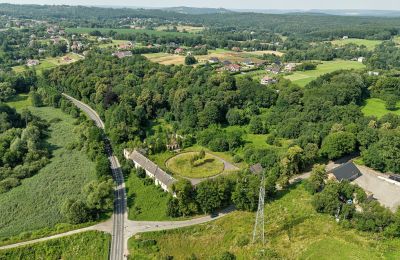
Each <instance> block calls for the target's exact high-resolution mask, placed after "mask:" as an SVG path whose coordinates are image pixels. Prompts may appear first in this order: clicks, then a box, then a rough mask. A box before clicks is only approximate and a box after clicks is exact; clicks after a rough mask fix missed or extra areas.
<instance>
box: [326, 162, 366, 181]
mask: <svg viewBox="0 0 400 260" xmlns="http://www.w3.org/2000/svg"><path fill="white" fill-rule="evenodd" d="M360 176H361V172H360V170H359V169H358V168H357V166H356V165H355V164H354V163H353V162H347V163H345V164H342V165H341V166H339V167H336V168H334V169H333V170H331V171H330V172H328V179H331V180H336V181H338V182H341V181H343V180H347V181H353V180H355V179H357V178H358V177H360Z"/></svg>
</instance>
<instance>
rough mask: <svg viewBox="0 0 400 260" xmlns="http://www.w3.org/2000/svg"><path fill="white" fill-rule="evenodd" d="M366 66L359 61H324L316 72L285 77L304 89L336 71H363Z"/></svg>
mask: <svg viewBox="0 0 400 260" xmlns="http://www.w3.org/2000/svg"><path fill="white" fill-rule="evenodd" d="M363 68H365V65H364V64H362V63H360V62H357V61H347V60H334V61H323V62H322V64H319V65H318V66H317V69H315V70H309V71H295V72H294V73H293V74H291V75H288V76H285V78H286V79H289V80H291V81H292V82H293V83H295V84H297V85H299V86H301V87H304V86H305V85H307V84H308V83H310V82H311V81H313V80H314V79H316V78H318V77H319V76H321V75H324V74H327V73H331V72H334V71H336V70H350V69H363Z"/></svg>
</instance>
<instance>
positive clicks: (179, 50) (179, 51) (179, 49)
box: [174, 48, 185, 54]
mask: <svg viewBox="0 0 400 260" xmlns="http://www.w3.org/2000/svg"><path fill="white" fill-rule="evenodd" d="M184 52H185V50H184V49H182V48H176V49H175V51H174V53H175V54H183V53H184Z"/></svg>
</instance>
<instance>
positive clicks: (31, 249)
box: [0, 231, 111, 260]
mask: <svg viewBox="0 0 400 260" xmlns="http://www.w3.org/2000/svg"><path fill="white" fill-rule="evenodd" d="M110 241H111V235H109V234H106V233H102V232H97V231H89V232H84V233H80V234H75V235H71V236H67V237H63V238H58V239H53V240H48V241H45V242H40V243H36V244H32V245H27V246H22V247H17V248H12V249H6V250H1V251H0V259H51V260H57V259H82V260H83V259H98V260H101V259H104V260H106V259H108V252H109V248H110Z"/></svg>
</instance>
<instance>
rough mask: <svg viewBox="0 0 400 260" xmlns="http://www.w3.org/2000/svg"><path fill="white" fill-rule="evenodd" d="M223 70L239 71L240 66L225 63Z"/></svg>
mask: <svg viewBox="0 0 400 260" xmlns="http://www.w3.org/2000/svg"><path fill="white" fill-rule="evenodd" d="M224 68H225V70H227V71H229V72H239V71H240V69H241V67H240V65H238V64H230V65H226V66H225V67H224Z"/></svg>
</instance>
